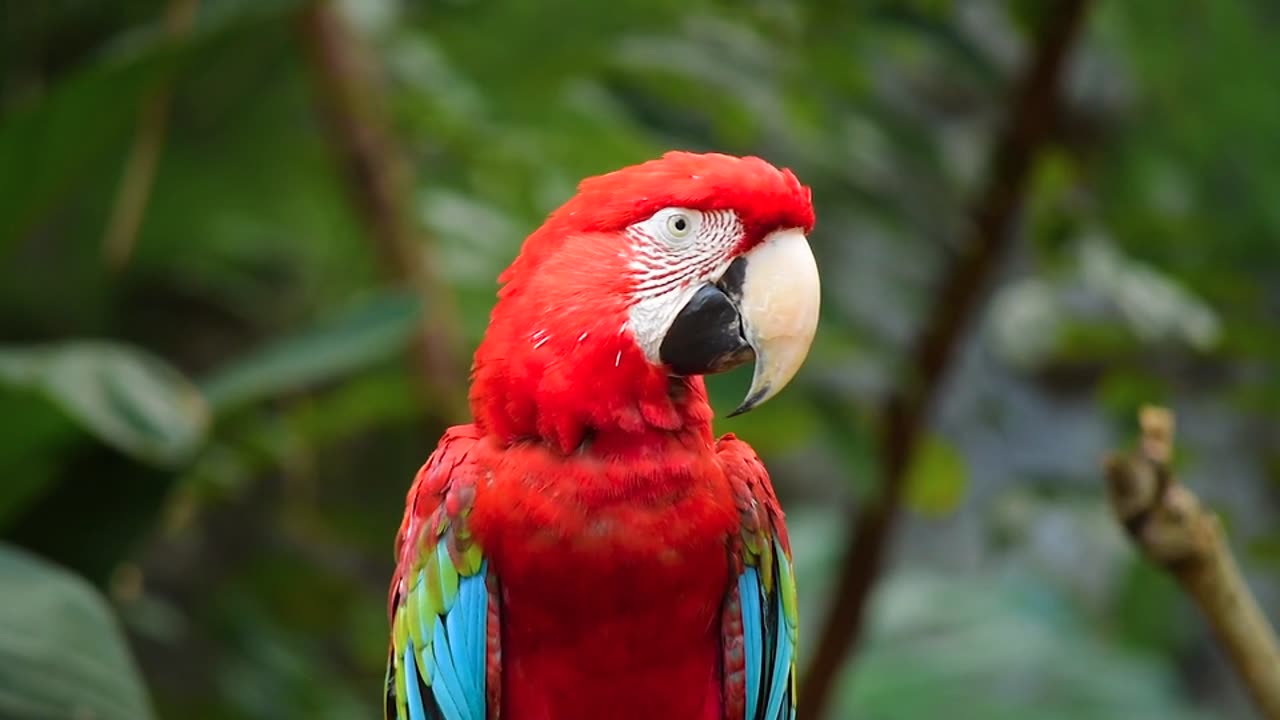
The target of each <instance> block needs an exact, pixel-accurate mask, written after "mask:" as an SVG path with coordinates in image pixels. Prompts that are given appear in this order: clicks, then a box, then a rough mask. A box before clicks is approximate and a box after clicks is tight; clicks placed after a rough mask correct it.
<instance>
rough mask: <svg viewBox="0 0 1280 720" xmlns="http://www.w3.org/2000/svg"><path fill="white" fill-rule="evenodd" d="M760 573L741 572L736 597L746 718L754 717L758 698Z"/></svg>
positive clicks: (760, 652) (761, 649)
mask: <svg viewBox="0 0 1280 720" xmlns="http://www.w3.org/2000/svg"><path fill="white" fill-rule="evenodd" d="M760 592H761V590H760V573H759V572H758V571H756V569H755V568H753V567H748V568H746V569H745V570H743V572H742V574H741V575H739V576H738V596H739V598H740V600H739V602H740V604H741V607H742V637H743V645H745V647H744V648H743V650H744V652H745V653H746V662H747V717H748V718H754V717H755V716H756V706H757V704H758V698H759V697H760V670H761V666H762V665H763V663H762V662H761V660H762V659H763V657H764V647H763V645H762V644H761V641H760V636H761V634H762V628H761V627H760V624H761V615H760Z"/></svg>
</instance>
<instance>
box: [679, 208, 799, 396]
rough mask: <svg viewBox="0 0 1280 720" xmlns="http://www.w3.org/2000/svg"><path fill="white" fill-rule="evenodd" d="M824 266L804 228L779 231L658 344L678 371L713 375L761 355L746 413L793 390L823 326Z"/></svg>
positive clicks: (698, 297) (690, 306)
mask: <svg viewBox="0 0 1280 720" xmlns="http://www.w3.org/2000/svg"><path fill="white" fill-rule="evenodd" d="M820 289H821V288H820V284H819V281H818V266H817V263H815V262H814V259H813V252H812V251H811V250H810V249H809V242H808V240H807V239H806V238H805V236H804V233H803V232H801V231H800V230H799V229H798V228H791V229H787V230H778V231H776V232H773V233H770V234H769V235H767V236H766V237H765V238H764V240H763V241H762V242H761V243H760V244H759V245H757V246H755V247H754V248H752V249H751V251H750V252H748V253H746V254H745V255H742V256H740V257H738V258H737V259H735V260H734V261H733V262H732V263H731V264H730V265H729V268H728V269H727V270H726V271H725V273H724V275H723V276H722V277H721V278H720V279H719V280H718V281H716V282H715V283H713V284H707V285H704V286H703V287H701V288H699V290H698V292H697V293H696V294H695V295H694V296H693V298H692V299H691V300H690V301H689V302H688V303H687V304H686V305H685V306H684V308H683V309H681V310H680V312H679V314H677V315H676V318H675V320H674V321H673V322H672V323H671V327H670V328H669V329H668V330H667V334H666V336H665V337H664V338H663V340H662V346H661V348H660V349H659V353H660V355H661V358H662V361H663V362H664V363H666V364H667V365H669V366H670V367H671V370H672V372H674V373H676V374H678V375H707V374H711V373H717V372H722V371H724V370H730V369H732V368H735V367H737V366H739V365H741V364H743V363H745V362H746V361H747V360H750V359H751V358H755V374H754V375H753V376H752V379H751V389H750V390H748V391H747V397H746V398H745V399H744V400H743V401H742V404H740V405H739V406H738V408H737V409H736V410H734V411H733V412H731V413H729V416H730V417H733V416H734V415H740V414H742V413H744V412H746V411H748V410H750V409H752V408H754V407H756V406H757V405H760V404H761V403H763V402H764V401H766V400H768V399H769V398H771V397H773V396H774V395H776V394H778V392H779V391H780V390H782V388H784V387H786V385H787V383H788V382H790V381H791V378H792V377H794V376H795V374H796V371H798V370H799V369H800V366H801V365H802V364H803V363H804V359H805V356H806V355H808V353H809V345H810V344H812V342H813V335H814V333H815V332H816V331H817V329H818V305H819V296H820V295H821V292H820Z"/></svg>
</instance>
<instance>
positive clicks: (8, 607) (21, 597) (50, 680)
mask: <svg viewBox="0 0 1280 720" xmlns="http://www.w3.org/2000/svg"><path fill="white" fill-rule="evenodd" d="M152 716H153V715H152V712H151V707H150V701H149V700H148V699H147V695H146V690H145V689H144V687H143V684H142V680H141V677H140V676H139V674H138V670H137V667H136V666H135V664H134V661H133V658H132V657H130V655H129V653H128V651H127V649H126V646H125V642H124V637H123V635H122V633H121V632H120V628H119V626H118V624H117V622H116V619H115V617H114V616H113V615H112V613H111V609H110V608H109V607H108V606H107V603H106V601H105V600H104V599H103V598H102V596H101V595H99V594H98V592H97V591H95V590H94V589H93V588H92V587H91V586H90V585H89V584H88V583H86V582H85V581H84V580H81V579H80V578H78V577H76V576H74V575H72V574H70V573H68V572H66V571H65V570H62V569H61V568H58V567H56V566H54V565H51V564H49V563H47V562H45V561H43V560H40V559H39V558H37V557H35V556H33V555H30V554H28V553H27V552H25V551H22V550H19V549H17V548H15V547H12V546H9V545H5V544H0V717H4V718H7V719H8V720H65V719H66V718H94V720H146V719H147V718H150V717H152Z"/></svg>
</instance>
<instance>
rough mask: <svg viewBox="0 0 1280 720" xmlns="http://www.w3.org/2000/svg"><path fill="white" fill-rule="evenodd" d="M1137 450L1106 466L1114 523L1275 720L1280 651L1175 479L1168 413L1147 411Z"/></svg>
mask: <svg viewBox="0 0 1280 720" xmlns="http://www.w3.org/2000/svg"><path fill="white" fill-rule="evenodd" d="M1139 424H1140V425H1141V427H1142V442H1141V444H1140V446H1139V448H1138V450H1137V451H1135V452H1133V453H1130V454H1128V455H1123V454H1120V453H1113V454H1112V455H1111V456H1110V457H1108V458H1107V460H1106V473H1107V488H1108V491H1109V494H1110V497H1111V508H1112V510H1113V511H1114V512H1115V516H1116V519H1117V520H1118V521H1119V522H1120V523H1121V524H1122V525H1123V526H1124V528H1125V530H1126V531H1128V534H1129V538H1130V539H1131V540H1132V541H1133V542H1134V544H1135V545H1137V546H1138V548H1139V549H1141V550H1142V553H1143V554H1144V555H1146V557H1147V559H1148V560H1150V561H1151V562H1153V563H1155V564H1156V565H1158V566H1159V567H1161V568H1163V569H1164V570H1165V571H1166V572H1168V573H1169V574H1171V575H1173V577H1174V578H1175V579H1176V580H1177V581H1178V584H1179V585H1181V586H1182V589H1183V590H1184V591H1185V592H1186V593H1187V594H1188V595H1190V596H1191V599H1192V600H1193V601H1194V602H1195V603H1196V605H1198V606H1199V608H1200V612H1201V613H1203V614H1204V616H1205V618H1206V619H1208V621H1209V624H1210V625H1211V626H1212V627H1213V631H1214V633H1215V634H1216V635H1217V637H1218V641H1219V642H1220V643H1222V645H1223V647H1225V648H1226V650H1227V653H1228V655H1229V656H1230V657H1231V662H1232V664H1233V665H1234V667H1235V670H1236V672H1237V673H1238V674H1239V675H1240V678H1241V679H1242V680H1243V681H1244V683H1245V685H1246V686H1247V687H1248V689H1249V693H1250V694H1251V695H1252V696H1253V700H1254V702H1255V703H1256V704H1257V706H1258V709H1259V710H1260V711H1262V715H1263V717H1266V718H1273V719H1280V648H1277V645H1276V634H1275V630H1274V629H1273V628H1272V627H1271V625H1270V623H1268V622H1267V617H1266V615H1264V614H1263V613H1262V611H1261V610H1260V609H1259V608H1258V603H1257V601H1256V600H1255V599H1254V597H1253V595H1252V594H1251V593H1250V592H1249V586H1248V585H1247V584H1245V581H1244V577H1243V576H1242V575H1241V574H1240V568H1239V566H1238V565H1236V561H1235V558H1234V557H1233V556H1232V554H1231V548H1230V546H1229V545H1228V544H1227V542H1226V540H1225V538H1224V537H1223V531H1222V523H1221V522H1220V521H1219V520H1218V517H1217V516H1216V515H1214V514H1213V513H1212V512H1210V511H1209V510H1207V509H1205V508H1204V507H1203V506H1202V505H1201V504H1200V500H1199V499H1198V498H1197V497H1196V496H1195V495H1194V494H1193V493H1192V492H1191V491H1190V490H1188V489H1187V488H1186V487H1184V486H1183V485H1181V484H1179V483H1178V482H1177V480H1175V479H1174V477H1173V471H1172V469H1171V467H1170V461H1171V460H1172V458H1173V435H1174V418H1173V413H1171V412H1169V411H1168V410H1166V409H1164V408H1157V407H1145V408H1143V409H1142V411H1141V413H1140V414H1139Z"/></svg>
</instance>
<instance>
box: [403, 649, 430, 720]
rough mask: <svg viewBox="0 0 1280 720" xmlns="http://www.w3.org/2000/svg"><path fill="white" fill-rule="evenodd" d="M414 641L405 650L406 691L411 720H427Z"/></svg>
mask: <svg viewBox="0 0 1280 720" xmlns="http://www.w3.org/2000/svg"><path fill="white" fill-rule="evenodd" d="M415 652H417V651H416V650H415V649H414V647H413V641H412V640H410V641H409V647H407V648H405V649H404V668H405V670H404V671H405V682H404V684H405V689H406V690H407V694H408V696H409V697H408V708H409V720H427V718H426V711H425V710H424V709H423V707H422V688H420V687H418V663H417V662H416V661H415V660H414V653H415Z"/></svg>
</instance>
